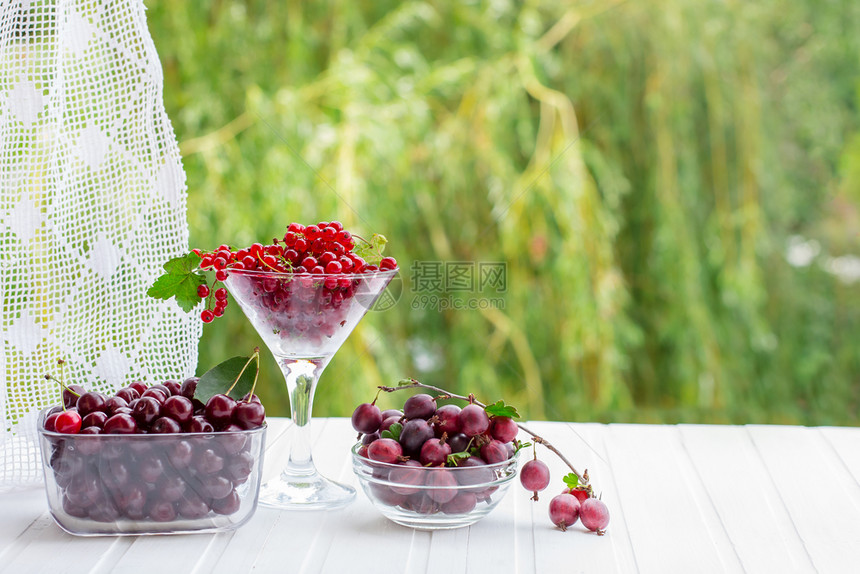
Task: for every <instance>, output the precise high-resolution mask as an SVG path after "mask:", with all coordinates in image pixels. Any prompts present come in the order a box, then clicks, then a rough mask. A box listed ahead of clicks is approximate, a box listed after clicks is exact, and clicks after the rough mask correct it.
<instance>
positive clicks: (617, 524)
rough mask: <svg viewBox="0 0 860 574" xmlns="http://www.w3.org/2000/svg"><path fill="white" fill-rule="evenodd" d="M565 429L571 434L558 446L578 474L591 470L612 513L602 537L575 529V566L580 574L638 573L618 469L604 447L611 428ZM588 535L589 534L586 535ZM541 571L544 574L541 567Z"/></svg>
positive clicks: (577, 426)
mask: <svg viewBox="0 0 860 574" xmlns="http://www.w3.org/2000/svg"><path fill="white" fill-rule="evenodd" d="M566 426H567V428H568V435H567V436H565V435H562V436H561V437H560V439H559V442H558V444H556V445H555V446H556V447H558V448H559V449H560V450H561V451H562V452H563V453H565V456H567V457H568V459H570V460H571V463H573V465H574V466H575V467H576V468H577V470H578V471H579V472H584V471H585V470H586V469H587V470H588V473H589V478H590V480H591V484H592V487H593V488H594V490H595V493H596V494H598V495H599V496H602V500H603V501H604V503H606V505H607V506H608V507H609V512H610V522H609V527H608V528H607V531H606V534H605V535H604V536H602V537H600V536H597V535H596V534H592V533H590V532H589V531H588V530H587V529H586V528H585V527H584V526H582V523H581V522H579V523H577V524H576V525H575V526H574V528H573V530H574V532H573V533H572V534H574V535H575V536H574V538H573V540H572V542H573V543H574V544H575V545H576V551H575V555H574V558H573V563H574V564H576V565H577V568H578V569H579V571H581V572H604V571H605V572H610V571H617V572H623V573H627V572H636V571H637V565H636V558H635V556H634V554H633V545H632V543H631V540H630V533H629V532H628V530H627V521H626V518H625V516H624V513H623V512H621V506H620V504H619V501H620V497H619V493H618V487H617V484H616V482H615V470H614V469H613V468H612V466H611V465H610V464H609V462H610V459H609V453H608V451H607V448H606V444H605V438H606V434H607V433H608V432H609V427H608V426H606V425H600V424H567V425H566ZM546 456H547V457H549V456H552V455H549V454H547V455H546ZM544 458H546V457H544ZM554 458H557V457H554ZM567 472H568V470H567V469H566V467H561V470H560V471H559V473H560V474H562V473H567ZM548 508H549V507H548V506H547V509H546V514H545V515H544V516H543V517H542V519H543V520H547V521H548V520H549V510H548ZM546 524H549V522H546ZM586 532H587V533H588V534H585V533H586ZM540 554H541V552H538V557H539V556H540ZM539 570H540V571H543V570H541V568H539Z"/></svg>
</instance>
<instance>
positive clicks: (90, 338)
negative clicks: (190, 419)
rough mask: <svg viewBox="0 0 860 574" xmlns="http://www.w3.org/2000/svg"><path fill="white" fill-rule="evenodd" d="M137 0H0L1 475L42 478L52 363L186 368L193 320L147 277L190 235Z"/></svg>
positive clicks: (83, 376) (130, 376) (109, 374)
mask: <svg viewBox="0 0 860 574" xmlns="http://www.w3.org/2000/svg"><path fill="white" fill-rule="evenodd" d="M162 78H163V76H162V71H161V66H160V63H159V60H158V56H157V54H156V51H155V46H154V45H153V42H152V39H151V37H150V35H149V31H148V29H147V26H146V18H145V8H144V5H143V2H142V0H44V1H40V0H0V295H2V298H3V311H2V318H0V321H1V322H0V331H2V337H3V353H2V354H0V418H2V420H3V423H4V426H3V427H0V488H3V487H9V486H21V485H26V484H31V483H36V482H38V481H39V480H40V479H41V468H40V466H39V463H38V458H37V454H38V450H37V443H36V441H35V426H34V420H35V414H36V413H37V412H38V410H39V409H40V408H43V407H44V406H46V405H49V404H56V403H57V402H58V400H59V391H58V389H57V386H56V384H53V383H49V382H47V381H46V380H45V379H44V374H45V373H47V372H51V373H59V371H58V369H57V359H58V358H63V359H65V360H66V361H67V363H68V364H67V367H66V378H67V379H68V380H70V381H73V382H77V383H81V384H83V385H85V386H86V387H87V388H90V389H99V390H103V391H107V390H111V389H115V388H118V387H120V386H123V385H125V384H127V383H129V382H131V381H132V380H135V379H149V380H164V379H166V378H179V377H184V376H187V375H190V374H191V373H192V372H193V370H194V368H195V366H196V362H197V341H198V339H199V335H200V323H199V321H198V320H197V319H196V316H195V314H194V313H192V314H187V315H186V314H185V313H183V312H182V311H181V310H180V309H179V308H178V307H177V305H176V304H175V303H173V302H172V301H169V302H164V301H155V300H152V299H150V298H148V297H147V296H146V289H147V287H148V285H149V284H150V283H151V282H152V281H153V279H154V278H155V277H156V276H157V275H158V274H159V271H160V265H161V263H163V262H164V261H165V260H166V259H167V258H169V257H172V256H175V255H177V254H179V253H181V252H183V251H185V250H186V249H187V246H188V230H187V225H186V219H185V213H186V192H185V176H184V173H183V171H182V165H181V162H180V157H179V150H178V147H177V145H176V139H175V136H174V134H173V130H172V128H171V125H170V122H169V120H168V118H167V114H166V113H165V111H164V105H163V98H162V88H163V86H162Z"/></svg>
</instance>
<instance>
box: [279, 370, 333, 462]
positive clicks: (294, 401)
mask: <svg viewBox="0 0 860 574" xmlns="http://www.w3.org/2000/svg"><path fill="white" fill-rule="evenodd" d="M327 364H328V358H315V359H295V358H285V357H283V358H279V359H278V366H280V368H281V371H282V372H283V373H284V379H285V380H286V383H287V392H288V393H289V395H290V412H291V415H292V420H293V426H294V433H295V434H294V436H293V439H292V441H291V446H290V458H289V462H288V463H287V466H286V468H285V469H284V470H283V472H282V475H285V476H293V477H296V476H310V475H312V474H314V473H315V472H316V469H315V468H314V462H313V457H312V455H311V436H310V435H311V415H312V411H313V404H314V392H315V391H316V387H317V381H319V378H320V375H321V374H322V372H323V370H324V369H325V367H326V365H327Z"/></svg>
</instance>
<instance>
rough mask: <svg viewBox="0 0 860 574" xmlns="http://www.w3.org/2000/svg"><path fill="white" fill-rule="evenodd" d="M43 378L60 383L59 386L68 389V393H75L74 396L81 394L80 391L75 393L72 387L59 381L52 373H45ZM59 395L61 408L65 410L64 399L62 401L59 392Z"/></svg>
mask: <svg viewBox="0 0 860 574" xmlns="http://www.w3.org/2000/svg"><path fill="white" fill-rule="evenodd" d="M63 362H64V361H63ZM63 362H60V365H62V364H63ZM45 379H46V380H48V381H54V382H56V383H59V384H60V386H61V387H63V389H65V390H67V391H69V392H70V393H72V394H73V395H75V396H76V397H80V396H81V395H80V393H76V392H75V391H73V390H72V389H70V388H69V387H68V386H67V385H66V383H64V382H63V381H61V380H60V379H58V378H57V377H55V376H54V375H45ZM60 395H61V397H60V398H61V402H62V403H63V410H64V411H65V410H66V401H63V400H62V393H60Z"/></svg>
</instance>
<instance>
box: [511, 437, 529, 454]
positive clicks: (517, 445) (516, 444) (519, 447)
mask: <svg viewBox="0 0 860 574" xmlns="http://www.w3.org/2000/svg"><path fill="white" fill-rule="evenodd" d="M531 445H532V443H530V442H520V441H518V440H516V439H514V453H517V452H520V451H521V450H522V449H524V448H527V447H530V446H531Z"/></svg>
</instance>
